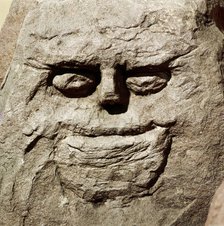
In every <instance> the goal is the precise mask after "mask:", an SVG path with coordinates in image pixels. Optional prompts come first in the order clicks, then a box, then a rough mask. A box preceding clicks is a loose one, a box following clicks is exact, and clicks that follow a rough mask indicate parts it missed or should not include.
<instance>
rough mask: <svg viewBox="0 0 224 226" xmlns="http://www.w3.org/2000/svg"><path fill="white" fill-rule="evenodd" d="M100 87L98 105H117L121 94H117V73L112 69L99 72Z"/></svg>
mask: <svg viewBox="0 0 224 226" xmlns="http://www.w3.org/2000/svg"><path fill="white" fill-rule="evenodd" d="M101 75H102V78H101V86H100V104H101V105H105V104H111V105H114V104H119V102H120V100H121V96H120V95H121V94H120V93H119V90H118V87H117V85H118V84H116V83H117V81H116V80H117V78H116V77H117V72H116V70H115V69H114V68H107V69H103V70H102V71H101Z"/></svg>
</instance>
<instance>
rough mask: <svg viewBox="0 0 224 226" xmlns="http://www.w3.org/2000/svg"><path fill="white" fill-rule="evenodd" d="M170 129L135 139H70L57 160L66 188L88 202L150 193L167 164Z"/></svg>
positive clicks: (63, 146)
mask: <svg viewBox="0 0 224 226" xmlns="http://www.w3.org/2000/svg"><path fill="white" fill-rule="evenodd" d="M170 146H171V136H170V135H169V128H167V127H160V126H156V127H155V128H154V129H152V130H149V131H147V132H145V133H141V134H138V135H132V136H130V135H129V136H127V135H126V136H124V135H111V136H104V135H101V136H98V137H89V136H80V135H79V136H70V137H67V138H65V139H64V140H62V141H61V144H60V145H59V146H58V148H57V150H56V152H55V156H54V160H55V161H56V162H57V165H58V172H59V175H60V178H61V181H62V182H63V184H64V186H65V188H67V189H70V190H72V191H73V192H74V193H75V194H76V195H77V196H79V197H80V198H82V199H85V200H86V201H88V202H94V203H95V202H102V201H105V200H107V199H116V197H121V198H125V197H126V198H127V199H129V198H130V197H134V196H139V197H140V196H142V195H145V194H148V191H149V190H148V189H149V188H150V187H152V186H153V185H154V183H155V182H156V180H157V179H158V177H159V175H160V174H161V173H162V172H163V170H164V167H165V165H166V161H167V157H168V154H169V149H170Z"/></svg>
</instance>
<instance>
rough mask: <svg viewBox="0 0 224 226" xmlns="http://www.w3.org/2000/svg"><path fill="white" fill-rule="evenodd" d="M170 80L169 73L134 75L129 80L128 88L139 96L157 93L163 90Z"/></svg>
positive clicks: (127, 81) (127, 82)
mask: <svg viewBox="0 0 224 226" xmlns="http://www.w3.org/2000/svg"><path fill="white" fill-rule="evenodd" d="M169 79H170V75H169V74H168V73H167V72H149V73H141V74H137V75H135V76H134V75H132V76H130V77H128V78H127V80H126V84H127V87H128V88H129V89H130V90H131V91H133V92H134V93H135V94H137V95H147V94H152V93H157V92H159V91H160V90H162V89H163V88H164V87H165V86H166V85H167V82H168V81H169Z"/></svg>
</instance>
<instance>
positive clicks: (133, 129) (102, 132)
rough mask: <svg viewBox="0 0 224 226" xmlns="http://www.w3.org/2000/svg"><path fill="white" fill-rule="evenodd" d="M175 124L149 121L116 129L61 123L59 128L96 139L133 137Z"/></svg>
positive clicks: (172, 122)
mask: <svg viewBox="0 0 224 226" xmlns="http://www.w3.org/2000/svg"><path fill="white" fill-rule="evenodd" d="M174 124H175V121H171V122H166V123H155V122H153V121H150V122H149V123H148V124H145V125H129V126H126V127H120V128H119V127H116V126H114V127H113V126H112V127H110V126H108V125H101V126H93V127H92V126H87V127H85V126H82V127H77V126H75V127H71V125H69V126H68V125H66V124H64V123H63V125H62V124H61V125H60V126H61V127H65V128H66V127H67V126H68V127H67V129H68V128H69V130H70V131H71V132H72V133H73V135H74V136H87V137H98V136H113V135H119V136H133V135H139V134H143V133H145V132H148V131H150V130H153V129H155V128H156V127H163V128H167V129H169V128H170V127H171V126H172V125H174Z"/></svg>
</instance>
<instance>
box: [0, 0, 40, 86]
mask: <svg viewBox="0 0 224 226" xmlns="http://www.w3.org/2000/svg"><path fill="white" fill-rule="evenodd" d="M36 3H37V0H14V1H13V2H12V5H11V7H10V10H9V14H8V16H7V18H6V20H5V23H4V24H3V27H2V29H1V32H0V83H1V82H2V81H3V80H4V77H5V75H6V73H7V70H8V68H9V66H10V63H11V60H12V57H13V54H14V51H15V47H16V41H17V39H18V34H19V31H20V29H21V26H22V23H23V20H24V18H25V16H26V14H27V12H28V11H29V10H31V9H32V7H34V6H35V5H36Z"/></svg>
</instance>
